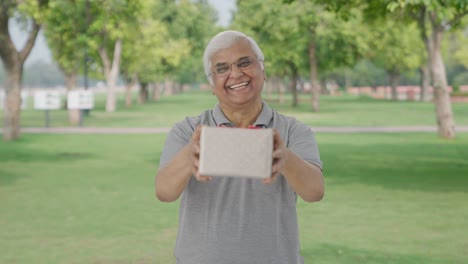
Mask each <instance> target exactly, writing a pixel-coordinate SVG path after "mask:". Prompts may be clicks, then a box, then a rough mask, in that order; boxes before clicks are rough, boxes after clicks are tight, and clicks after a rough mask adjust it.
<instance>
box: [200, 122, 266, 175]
mask: <svg viewBox="0 0 468 264" xmlns="http://www.w3.org/2000/svg"><path fill="white" fill-rule="evenodd" d="M272 152H273V130H272V129H268V128H266V129H247V128H227V127H208V126H204V127H202V131H201V136H200V165H199V167H198V171H199V173H200V175H204V176H214V177H216V176H220V177H242V178H268V177H270V175H271V165H272Z"/></svg>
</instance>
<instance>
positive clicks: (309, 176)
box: [281, 149, 324, 202]
mask: <svg viewBox="0 0 468 264" xmlns="http://www.w3.org/2000/svg"><path fill="white" fill-rule="evenodd" d="M286 156H287V158H286V159H285V163H284V165H283V169H282V170H281V173H282V174H283V175H284V177H285V178H286V180H287V181H288V184H289V185H290V186H291V187H292V189H293V190H294V191H295V192H296V193H297V194H298V195H299V196H300V197H301V198H302V199H303V200H304V201H307V202H315V201H320V200H321V199H322V197H323V195H324V181H323V175H322V171H321V170H320V168H319V167H318V166H315V165H313V164H310V163H309V162H307V161H304V160H303V159H301V158H300V157H299V156H297V155H296V154H295V153H294V152H292V151H291V150H289V149H288V150H287V155H286Z"/></svg>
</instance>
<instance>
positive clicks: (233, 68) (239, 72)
mask: <svg viewBox="0 0 468 264" xmlns="http://www.w3.org/2000/svg"><path fill="white" fill-rule="evenodd" d="M242 74H244V73H243V72H242V70H241V69H240V68H239V67H238V66H237V64H232V65H231V74H230V76H231V77H233V78H237V77H239V76H242Z"/></svg>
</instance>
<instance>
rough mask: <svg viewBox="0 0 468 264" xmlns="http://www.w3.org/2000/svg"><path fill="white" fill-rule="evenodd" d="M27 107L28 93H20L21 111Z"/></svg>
mask: <svg viewBox="0 0 468 264" xmlns="http://www.w3.org/2000/svg"><path fill="white" fill-rule="evenodd" d="M27 107H28V92H26V91H21V109H26V108H27Z"/></svg>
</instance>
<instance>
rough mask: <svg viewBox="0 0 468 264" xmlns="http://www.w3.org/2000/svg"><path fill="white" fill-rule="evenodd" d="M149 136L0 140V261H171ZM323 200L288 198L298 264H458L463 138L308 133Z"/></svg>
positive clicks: (171, 239)
mask: <svg viewBox="0 0 468 264" xmlns="http://www.w3.org/2000/svg"><path fill="white" fill-rule="evenodd" d="M164 139H165V135H164V134H155V135H23V136H22V138H21V139H20V140H19V141H17V142H8V143H6V142H1V143H0V263H161V264H167V263H169V264H171V263H175V261H174V257H173V248H174V243H175V237H176V234H177V214H178V203H177V202H176V203H170V204H166V203H161V202H158V201H157V200H156V198H155V196H154V191H153V188H154V174H155V172H156V170H157V166H158V162H159V160H158V159H159V155H160V152H161V148H162V144H163V142H164ZM317 140H318V142H319V147H320V152H321V156H322V159H323V161H324V174H325V178H326V195H325V198H324V200H323V201H321V202H319V203H314V204H308V203H305V202H303V201H301V200H299V201H298V214H299V225H300V238H301V252H302V254H303V256H304V257H305V263H330V264H331V263H356V264H357V263H405V264H406V263H441V264H442V263H466V262H467V261H468V258H467V251H466V249H467V248H468V244H467V240H466V237H467V236H468V224H467V222H466V219H468V204H467V203H466V201H467V200H468V188H467V187H466V186H468V178H467V177H466V175H468V164H467V159H466V157H467V156H468V135H466V134H461V135H460V136H459V137H458V138H457V139H456V140H454V141H444V140H440V139H438V138H437V136H436V135H434V134H431V133H426V134H425V133H406V134H405V133H402V134H318V135H317Z"/></svg>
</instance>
